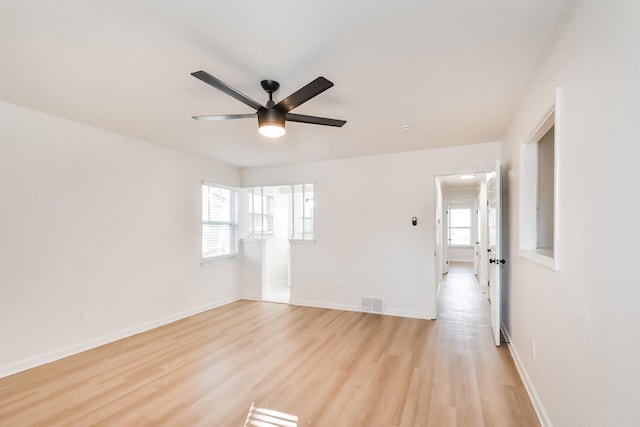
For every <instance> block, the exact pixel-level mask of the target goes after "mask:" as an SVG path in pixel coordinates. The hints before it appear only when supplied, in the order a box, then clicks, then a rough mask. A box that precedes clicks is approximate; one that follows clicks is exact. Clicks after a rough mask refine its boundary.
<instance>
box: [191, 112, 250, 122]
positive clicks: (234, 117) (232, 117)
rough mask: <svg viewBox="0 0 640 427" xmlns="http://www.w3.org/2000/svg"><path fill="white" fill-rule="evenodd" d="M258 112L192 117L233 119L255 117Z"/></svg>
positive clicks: (200, 118) (198, 118)
mask: <svg viewBox="0 0 640 427" xmlns="http://www.w3.org/2000/svg"><path fill="white" fill-rule="evenodd" d="M255 117H256V113H251V114H224V115H218V116H193V117H192V118H194V119H196V120H203V121H207V120H231V119H251V118H255Z"/></svg>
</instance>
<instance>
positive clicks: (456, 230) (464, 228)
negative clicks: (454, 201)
mask: <svg viewBox="0 0 640 427" xmlns="http://www.w3.org/2000/svg"><path fill="white" fill-rule="evenodd" d="M448 213H449V244H450V245H454V246H455V245H459V246H469V245H471V208H466V207H465V208H462V207H460V208H449V212H448Z"/></svg>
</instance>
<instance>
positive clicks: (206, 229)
mask: <svg viewBox="0 0 640 427" xmlns="http://www.w3.org/2000/svg"><path fill="white" fill-rule="evenodd" d="M237 253H238V197H237V192H236V191H234V190H231V189H229V188H224V187H217V186H215V185H210V184H203V185H202V260H203V261H209V260H213V259H216V258H224V257H230V256H234V255H237Z"/></svg>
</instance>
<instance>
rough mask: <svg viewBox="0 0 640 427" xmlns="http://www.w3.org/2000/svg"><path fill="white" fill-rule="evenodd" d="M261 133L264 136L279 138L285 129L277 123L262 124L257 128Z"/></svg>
mask: <svg viewBox="0 0 640 427" xmlns="http://www.w3.org/2000/svg"><path fill="white" fill-rule="evenodd" d="M258 132H260V134H261V135H263V136H266V137H267V138H280V137H281V136H282V135H284V134H285V133H286V132H287V131H285V130H284V127H281V126H279V125H263V126H260V128H259V129H258Z"/></svg>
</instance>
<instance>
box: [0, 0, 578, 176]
mask: <svg viewBox="0 0 640 427" xmlns="http://www.w3.org/2000/svg"><path fill="white" fill-rule="evenodd" d="M571 3H572V0H397V1H372V0H366V1H365V0H356V1H345V0H339V1H338V0H322V1H321V0H304V1H301V0H272V1H270V2H266V1H261V2H258V1H249V0H235V1H233V0H230V1H214V0H207V1H204V0H183V1H178V0H173V1H168V0H165V1H160V0H108V1H107V0H103V1H94V0H77V1H71V0H57V1H44V0H42V1H37V0H2V1H0V58H1V61H2V64H1V66H0V99H2V100H5V101H8V102H11V103H15V104H18V105H22V106H26V107H29V108H33V109H36V110H40V111H44V112H47V113H50V114H54V115H57V116H61V117H66V118H69V119H71V120H75V121H77V122H81V123H86V124H88V125H92V126H96V127H98V128H103V129H107V130H110V131H114V132H118V133H121V134H125V135H130V136H133V137H136V138H140V139H142V140H145V141H149V142H153V143H157V144H161V145H165V146H169V147H174V148H177V149H180V150H184V151H188V152H191V153H196V154H199V155H203V156H207V157H210V158H214V159H219V160H222V161H224V162H227V163H230V164H233V165H236V166H239V167H249V166H258V165H268V164H282V163H291V162H300V161H308V160H320V159H331V158H340V157H351V156H360V155H367V154H376V153H389V152H397V151H410V150H419V149H427V148H436V147H447V146H455V145H464V144H474V143H482V142H490V141H498V140H501V138H502V137H503V133H504V131H505V127H506V124H507V123H508V121H509V118H510V116H511V114H512V113H513V110H514V108H516V106H517V103H518V100H519V98H520V97H521V96H522V94H523V92H524V90H525V88H526V86H527V84H528V82H529V81H530V78H531V76H532V75H533V73H534V72H535V69H536V67H537V66H538V64H539V63H540V61H541V60H542V59H543V58H544V55H545V52H546V51H547V50H548V49H549V48H550V47H551V46H552V43H553V40H554V39H555V38H556V36H557V33H558V31H559V29H560V27H561V25H560V24H561V23H562V21H563V20H564V17H565V16H566V14H567V11H568V10H569V8H570V4H571ZM197 70H205V71H207V72H209V73H210V74H212V75H214V76H216V77H218V78H220V79H221V80H223V81H225V82H226V83H228V84H229V85H231V86H233V87H234V88H236V89H238V90H239V91H241V92H243V93H244V94H246V95H248V96H249V97H251V98H253V99H255V100H256V101H258V102H260V103H264V102H266V100H267V94H266V93H265V92H264V91H263V90H262V88H261V87H260V80H263V79H274V80H277V81H279V82H280V84H281V87H280V91H279V92H277V93H276V94H275V99H276V101H278V100H279V99H282V98H284V97H285V96H287V95H289V94H291V93H292V92H294V91H295V90H297V89H298V88H300V87H302V86H303V85H305V84H306V83H308V82H310V81H311V80H313V79H315V78H316V77H318V76H320V75H322V76H324V77H326V78H328V79H329V80H331V81H333V82H334V83H335V86H334V87H333V88H331V89H329V90H328V91H326V92H324V93H322V94H320V95H319V96H317V97H316V98H314V99H312V100H310V101H309V102H307V103H306V104H304V105H302V106H300V107H299V108H297V109H295V110H294V111H293V112H295V113H299V114H309V115H317V116H323V117H330V118H337V119H344V120H347V124H346V125H345V126H344V127H343V128H333V127H325V126H316V125H309V124H301V123H287V135H286V136H285V137H283V138H282V139H280V140H277V141H275V142H274V141H272V140H268V139H266V138H264V137H262V136H260V135H259V134H258V132H257V120H254V119H243V120H232V121H224V122H220V121H217V122H198V121H196V120H193V119H191V116H192V115H204V114H232V113H251V112H253V111H252V110H251V109H250V108H249V107H247V106H246V105H244V104H242V103H240V102H238V101H237V100H234V99H233V98H230V97H229V96H227V95H225V94H223V93H222V92H220V91H218V90H216V89H214V88H212V87H210V86H208V85H206V84H204V83H203V82H201V81H199V80H197V79H195V78H194V77H192V76H191V75H190V73H191V72H193V71H197ZM405 124H409V125H410V126H411V129H410V130H409V131H407V132H401V131H400V127H401V126H402V125H405Z"/></svg>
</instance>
